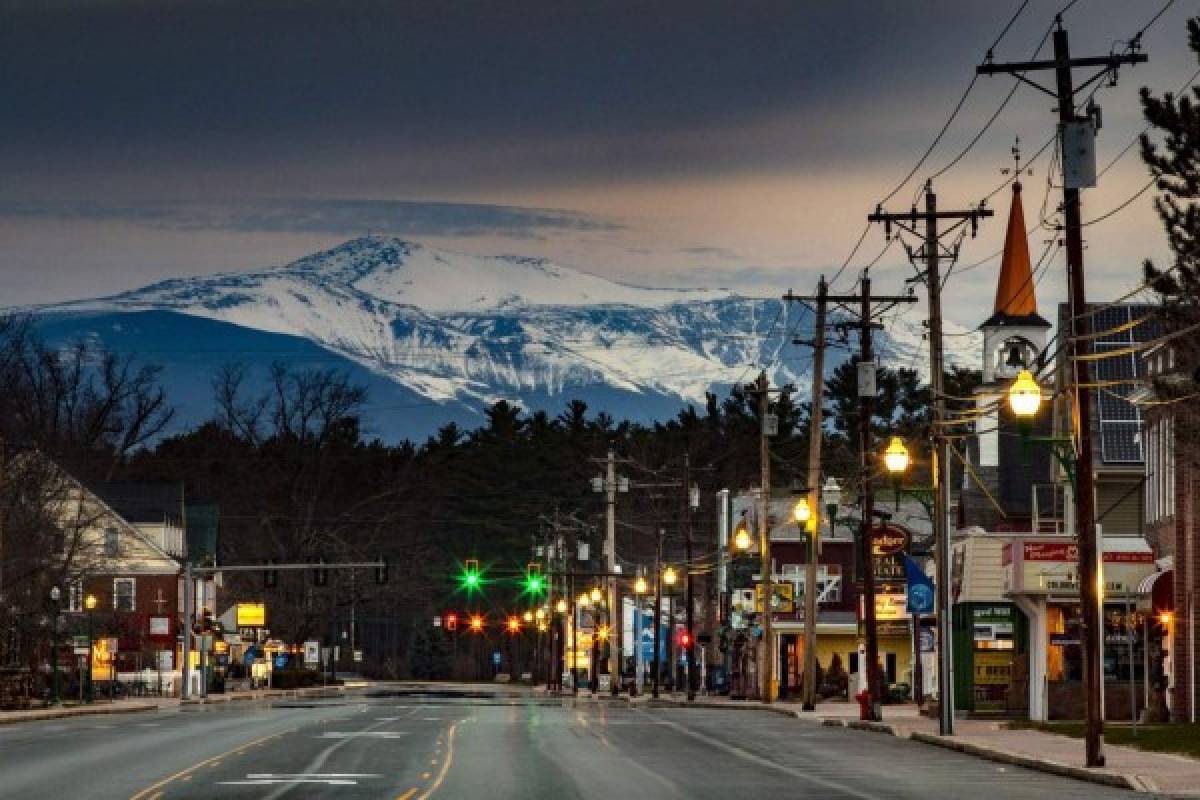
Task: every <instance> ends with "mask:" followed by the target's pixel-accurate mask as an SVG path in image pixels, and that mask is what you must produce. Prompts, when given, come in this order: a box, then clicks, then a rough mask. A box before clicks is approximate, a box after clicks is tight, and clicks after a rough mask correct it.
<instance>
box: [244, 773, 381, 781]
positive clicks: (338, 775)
mask: <svg viewBox="0 0 1200 800" xmlns="http://www.w3.org/2000/svg"><path fill="white" fill-rule="evenodd" d="M378 777H379V773H378V772H284V773H279V774H276V773H274V772H251V773H249V774H247V775H246V778H247V779H248V780H263V779H265V778H378Z"/></svg>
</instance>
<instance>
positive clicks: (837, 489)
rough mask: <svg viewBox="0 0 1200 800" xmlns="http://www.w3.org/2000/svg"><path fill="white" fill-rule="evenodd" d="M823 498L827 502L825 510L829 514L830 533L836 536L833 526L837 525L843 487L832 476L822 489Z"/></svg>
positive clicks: (827, 479)
mask: <svg viewBox="0 0 1200 800" xmlns="http://www.w3.org/2000/svg"><path fill="white" fill-rule="evenodd" d="M821 497H822V499H824V501H825V510H826V511H828V512H829V532H830V533H831V534H833V535H835V536H836V535H837V534H836V533H835V532H834V530H833V526H834V525H836V524H837V512H838V507H839V506H841V504H842V486H841V484H840V483H838V481H837V478H835V477H833V476H832V475H830V476H829V477H828V478H826V479H825V485H824V486H822V487H821Z"/></svg>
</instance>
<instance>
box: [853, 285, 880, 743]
mask: <svg viewBox="0 0 1200 800" xmlns="http://www.w3.org/2000/svg"><path fill="white" fill-rule="evenodd" d="M861 303H862V308H861V310H860V311H859V348H860V351H861V352H860V354H859V361H858V364H859V368H858V435H859V437H858V441H859V447H858V456H859V469H860V470H861V472H860V475H861V482H862V527H861V535H862V548H863V563H864V564H865V569H864V570H863V625H864V627H865V628H866V633H867V663H866V668H867V697H868V704H869V707H870V713H869V716H870V718H871V719H872V720H875V721H876V722H878V721H879V720H881V719H883V693H882V691H881V688H882V687H881V686H880V680H879V630H878V627H877V623H876V620H875V536H874V531H875V503H874V501H875V496H874V491H873V486H872V484H871V468H872V466H873V458H872V456H873V455H874V450H875V445H874V437H873V436H872V434H871V420H872V419H873V418H874V416H875V393H876V387H875V353H874V350H873V349H872V347H871V345H872V342H871V334H872V326H873V324H874V323H873V321H872V319H871V277H870V275H869V273H868V272H867V270H865V269H864V270H863V275H862V297H861ZM864 370H869V371H870V377H869V379H864V376H863V372H864ZM868 383H869V386H868V385H867V384H868ZM859 668H860V669H861V668H862V665H861V664H860V665H859Z"/></svg>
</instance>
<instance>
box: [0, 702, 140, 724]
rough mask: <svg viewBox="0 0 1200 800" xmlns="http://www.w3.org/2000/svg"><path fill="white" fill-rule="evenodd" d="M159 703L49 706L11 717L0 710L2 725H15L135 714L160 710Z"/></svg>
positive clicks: (0, 722)
mask: <svg viewBox="0 0 1200 800" xmlns="http://www.w3.org/2000/svg"><path fill="white" fill-rule="evenodd" d="M158 709H159V706H158V705H157V704H150V703H138V704H129V705H119V706H118V705H111V706H86V707H84V708H47V709H42V710H39V711H37V712H36V713H27V712H17V713H18V714H21V716H19V717H10V716H8V715H7V714H5V713H3V712H0V725H15V724H17V723H20V722H43V721H45V720H49V719H67V718H70V717H96V716H101V715H106V714H134V713H137V712H141V711H158Z"/></svg>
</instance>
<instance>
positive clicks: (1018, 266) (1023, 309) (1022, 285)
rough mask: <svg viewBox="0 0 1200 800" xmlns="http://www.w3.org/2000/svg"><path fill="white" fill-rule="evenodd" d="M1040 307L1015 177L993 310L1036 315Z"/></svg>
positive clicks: (1005, 314)
mask: <svg viewBox="0 0 1200 800" xmlns="http://www.w3.org/2000/svg"><path fill="white" fill-rule="evenodd" d="M1037 310H1038V309H1037V297H1036V295H1035V294H1034V287H1033V269H1032V267H1031V266H1030V262H1029V241H1028V240H1027V239H1026V238H1025V212H1024V209H1023V208H1022V207H1021V182H1020V181H1013V197H1012V206H1011V207H1010V208H1009V211H1008V230H1007V231H1005V234H1004V258H1003V260H1002V261H1001V262H1000V281H999V283H998V284H997V285H996V303H995V306H994V308H993V312H994V313H995V314H997V315H1003V316H1006V317H1029V316H1035V315H1037Z"/></svg>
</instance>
